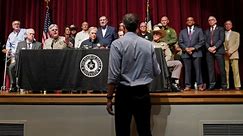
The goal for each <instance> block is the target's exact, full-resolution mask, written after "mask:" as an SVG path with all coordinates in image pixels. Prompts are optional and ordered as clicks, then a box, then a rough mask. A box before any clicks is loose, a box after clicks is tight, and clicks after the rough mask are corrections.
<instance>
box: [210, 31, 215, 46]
mask: <svg viewBox="0 0 243 136" xmlns="http://www.w3.org/2000/svg"><path fill="white" fill-rule="evenodd" d="M213 34H214V30H213V27H211V31H210V46H213Z"/></svg>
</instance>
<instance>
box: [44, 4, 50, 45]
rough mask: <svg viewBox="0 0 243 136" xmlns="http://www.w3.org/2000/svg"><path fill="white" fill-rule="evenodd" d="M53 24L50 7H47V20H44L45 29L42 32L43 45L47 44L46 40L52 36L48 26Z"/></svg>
mask: <svg viewBox="0 0 243 136" xmlns="http://www.w3.org/2000/svg"><path fill="white" fill-rule="evenodd" d="M50 25H51V18H50V13H49V7H47V8H46V17H45V22H44V29H43V34H42V45H43V47H44V46H45V40H46V39H48V38H49V37H50V35H49V33H48V27H49V26H50Z"/></svg>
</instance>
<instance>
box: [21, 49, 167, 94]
mask: <svg viewBox="0 0 243 136" xmlns="http://www.w3.org/2000/svg"><path fill="white" fill-rule="evenodd" d="M90 54H91V55H90ZM156 55H157V59H158V61H159V63H160V66H161V70H162V73H161V75H160V76H159V77H157V78H156V79H155V80H154V81H153V83H152V84H151V91H167V88H168V84H167V83H168V77H169V74H168V69H167V66H166V62H165V59H164V57H163V53H162V50H161V49H156ZM97 57H98V58H97ZM99 58H100V59H99ZM90 59H91V60H92V61H90ZM108 59H109V50H106V49H101V50H96V49H90V50H78V49H73V50H21V51H20V53H19V60H18V65H17V77H18V85H19V87H20V88H23V89H27V90H101V91H105V90H106V89H107V88H106V85H107V73H108ZM82 60H83V61H82ZM87 60H88V61H87ZM99 60H101V62H100V61H99ZM85 65H86V66H85ZM97 65H98V67H96V68H94V69H96V70H94V69H93V67H94V66H97ZM87 66H91V67H89V68H91V69H89V71H87V70H86V71H85V69H87ZM81 69H82V70H83V72H81ZM93 70H94V71H93ZM88 72H91V73H88ZM85 74H86V76H85ZM95 74H98V75H97V76H95ZM88 76H89V77H88Z"/></svg>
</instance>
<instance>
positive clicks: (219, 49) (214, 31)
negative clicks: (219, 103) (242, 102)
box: [205, 16, 227, 90]
mask: <svg viewBox="0 0 243 136" xmlns="http://www.w3.org/2000/svg"><path fill="white" fill-rule="evenodd" d="M208 24H209V28H208V29H207V30H206V31H205V43H206V49H207V52H206V61H207V65H208V76H209V87H208V89H209V90H214V89H215V85H216V79H215V60H216V61H217V63H218V66H219V70H220V75H221V89H222V90H226V89H227V83H226V72H225V62H224V54H225V50H224V44H223V43H224V38H225V32H224V28H223V27H221V26H218V25H217V20H216V18H215V17H214V16H209V18H208Z"/></svg>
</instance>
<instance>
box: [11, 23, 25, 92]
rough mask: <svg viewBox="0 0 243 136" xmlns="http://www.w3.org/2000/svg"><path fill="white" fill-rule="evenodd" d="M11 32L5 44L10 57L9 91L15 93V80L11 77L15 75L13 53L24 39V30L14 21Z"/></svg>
mask: <svg viewBox="0 0 243 136" xmlns="http://www.w3.org/2000/svg"><path fill="white" fill-rule="evenodd" d="M12 27H13V31H12V32H11V33H10V34H9V36H8V40H7V43H6V53H7V54H8V55H10V65H9V66H8V74H9V75H10V83H11V85H10V91H12V92H15V91H17V88H16V81H15V80H16V79H13V77H14V76H12V75H13V74H16V73H15V67H14V65H15V52H16V49H17V45H18V43H19V42H20V41H24V40H25V37H26V29H23V28H20V21H18V20H15V21H13V22H12Z"/></svg>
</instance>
